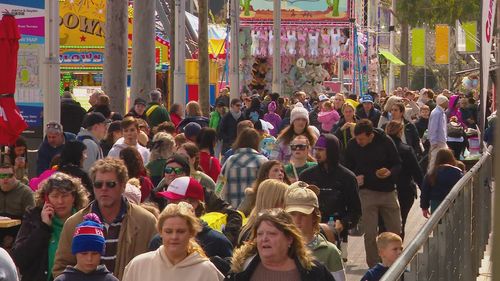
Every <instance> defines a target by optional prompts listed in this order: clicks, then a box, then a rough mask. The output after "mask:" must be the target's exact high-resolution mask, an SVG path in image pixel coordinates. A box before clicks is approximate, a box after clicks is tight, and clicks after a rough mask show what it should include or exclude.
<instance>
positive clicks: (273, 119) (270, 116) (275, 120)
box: [264, 112, 281, 137]
mask: <svg viewBox="0 0 500 281" xmlns="http://www.w3.org/2000/svg"><path fill="white" fill-rule="evenodd" d="M264 121H267V122H269V123H271V124H272V125H273V126H274V129H272V130H269V134H271V135H272V136H273V137H276V136H277V135H278V133H279V130H278V128H279V126H280V124H281V117H280V116H279V115H278V114H276V113H274V112H268V113H266V114H265V115H264Z"/></svg>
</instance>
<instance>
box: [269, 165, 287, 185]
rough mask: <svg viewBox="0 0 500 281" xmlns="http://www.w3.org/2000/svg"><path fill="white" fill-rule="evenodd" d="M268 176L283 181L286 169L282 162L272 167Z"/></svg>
mask: <svg viewBox="0 0 500 281" xmlns="http://www.w3.org/2000/svg"><path fill="white" fill-rule="evenodd" d="M268 178H270V179H275V180H279V181H283V179H284V178H285V171H284V170H283V166H282V165H281V164H277V165H274V166H272V167H271V169H270V170H269V174H268Z"/></svg>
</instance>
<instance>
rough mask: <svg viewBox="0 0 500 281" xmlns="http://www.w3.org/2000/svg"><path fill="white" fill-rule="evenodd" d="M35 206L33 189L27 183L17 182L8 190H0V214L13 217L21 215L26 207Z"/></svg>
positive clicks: (16, 217)
mask: <svg viewBox="0 0 500 281" xmlns="http://www.w3.org/2000/svg"><path fill="white" fill-rule="evenodd" d="M33 206H35V198H34V197H33V191H31V188H29V187H28V186H27V185H25V184H23V183H21V182H20V181H18V182H17V186H16V187H14V189H12V190H11V191H9V192H3V191H0V215H2V216H8V217H11V218H13V219H20V218H22V217H23V215H24V213H25V212H26V209H28V208H30V207H33Z"/></svg>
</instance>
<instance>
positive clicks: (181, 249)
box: [160, 217, 194, 257]
mask: <svg viewBox="0 0 500 281" xmlns="http://www.w3.org/2000/svg"><path fill="white" fill-rule="evenodd" d="M160 236H161V238H162V241H163V247H164V248H165V252H166V254H167V256H169V257H182V256H186V255H187V251H188V247H189V240H190V239H191V238H192V237H193V236H194V233H191V232H190V230H189V226H188V223H187V221H186V220H185V219H184V218H181V217H171V218H168V219H166V220H165V222H164V223H163V226H162V228H161V233H160Z"/></svg>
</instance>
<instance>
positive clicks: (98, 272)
mask: <svg viewBox="0 0 500 281" xmlns="http://www.w3.org/2000/svg"><path fill="white" fill-rule="evenodd" d="M105 244H106V241H105V239H104V233H103V226H102V223H101V220H100V219H99V217H98V216H97V215H96V214H94V213H89V214H87V215H85V216H84V217H83V222H82V223H80V224H79V225H78V226H77V227H76V229H75V233H74V234H73V243H72V245H71V251H72V253H73V255H75V256H76V265H75V266H68V267H66V269H65V270H64V271H63V273H61V275H59V276H58V277H57V278H56V279H55V280H54V281H69V280H71V281H80V280H87V281H118V279H117V278H116V277H115V276H114V275H113V273H111V272H110V271H109V270H108V269H107V268H106V266H105V265H101V255H102V253H104V246H105Z"/></svg>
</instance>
